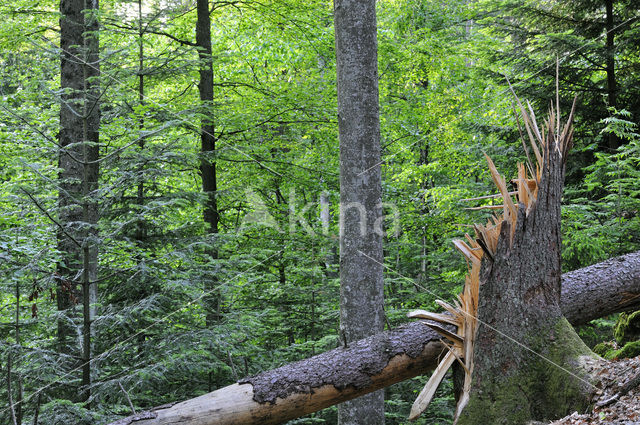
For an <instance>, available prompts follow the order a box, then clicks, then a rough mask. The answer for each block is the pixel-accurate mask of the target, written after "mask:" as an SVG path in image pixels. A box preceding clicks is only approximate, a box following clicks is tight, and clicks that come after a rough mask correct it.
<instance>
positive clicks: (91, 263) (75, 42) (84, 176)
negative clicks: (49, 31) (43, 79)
mask: <svg viewBox="0 0 640 425" xmlns="http://www.w3.org/2000/svg"><path fill="white" fill-rule="evenodd" d="M85 10H86V11H87V12H86V13H85ZM97 10H98V1H97V0H61V2H60V11H61V18H60V31H61V32H60V46H61V49H62V58H61V76H60V83H61V87H62V89H63V94H62V102H63V104H62V107H61V108H60V136H59V137H60V146H61V149H60V151H59V165H60V168H61V172H60V176H59V177H60V181H59V187H60V190H59V195H58V203H59V217H60V222H61V223H62V225H63V226H64V228H65V231H64V232H62V231H60V232H59V233H58V248H59V250H60V251H61V252H62V253H63V255H62V260H61V262H60V263H59V264H58V278H59V279H58V286H57V291H56V292H57V303H58V309H59V310H60V311H66V310H69V309H70V308H71V307H72V306H73V305H74V304H75V303H76V302H77V301H78V293H77V292H78V283H80V284H81V292H82V303H83V326H82V328H83V330H82V334H83V338H82V339H83V341H82V347H81V350H80V351H81V355H80V358H81V359H82V385H83V392H82V395H81V398H82V399H83V400H88V398H89V396H90V394H89V386H90V383H91V365H90V360H91V322H92V321H93V318H94V316H95V310H94V308H93V307H92V305H94V304H95V302H96V298H97V285H96V284H95V280H96V275H97V256H98V250H97V243H96V237H97V227H96V224H97V221H98V210H97V205H96V202H95V201H94V200H93V192H94V191H95V190H96V189H97V185H98V173H99V168H98V158H99V145H98V143H99V125H100V103H99V98H100V93H99V82H98V81H97V79H98V77H99V74H100V71H99V52H98V30H99V24H98V20H97V16H96V13H97ZM65 316H66V317H63V318H62V319H60V320H59V321H58V345H59V350H60V351H61V352H64V353H70V354H73V353H74V351H75V349H74V348H73V338H74V335H75V332H74V328H75V326H74V325H73V317H72V315H69V314H67V315H65Z"/></svg>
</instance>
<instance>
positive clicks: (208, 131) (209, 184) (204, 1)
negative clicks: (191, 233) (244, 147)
mask: <svg viewBox="0 0 640 425" xmlns="http://www.w3.org/2000/svg"><path fill="white" fill-rule="evenodd" d="M196 9H197V21H196V46H197V49H198V57H199V59H200V81H199V83H198V89H199V91H200V102H201V103H202V107H203V114H204V116H205V118H203V119H202V121H201V124H200V140H201V155H202V156H201V159H200V173H201V175H202V191H203V193H204V195H205V204H204V212H203V216H204V217H203V218H204V222H205V224H206V225H207V226H208V229H207V230H208V232H209V234H211V235H212V236H213V237H214V238H215V236H217V234H218V231H219V229H218V223H219V221H220V213H219V211H218V200H217V197H216V196H217V191H218V180H217V174H216V161H215V154H216V137H215V127H214V120H213V116H212V110H213V63H212V57H211V53H212V49H211V16H210V15H209V0H198V1H197V7H196ZM211 244H212V247H211V248H209V249H208V254H209V255H210V256H211V260H212V261H214V262H216V261H217V260H218V249H217V247H216V246H215V244H217V241H216V240H215V239H214V240H213V241H211ZM217 286H218V279H217V276H215V275H212V276H210V277H209V278H208V279H206V280H205V286H204V291H205V297H204V303H205V311H206V323H207V326H213V325H214V324H215V323H217V322H218V321H219V320H220V291H218V290H217V289H216V287H217Z"/></svg>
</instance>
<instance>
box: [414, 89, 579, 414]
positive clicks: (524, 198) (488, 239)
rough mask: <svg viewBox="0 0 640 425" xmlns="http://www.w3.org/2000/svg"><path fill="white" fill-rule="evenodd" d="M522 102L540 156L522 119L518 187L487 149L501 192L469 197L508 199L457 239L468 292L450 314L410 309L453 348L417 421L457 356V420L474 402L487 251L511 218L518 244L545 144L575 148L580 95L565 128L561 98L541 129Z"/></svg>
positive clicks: (423, 396)
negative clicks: (453, 328)
mask: <svg viewBox="0 0 640 425" xmlns="http://www.w3.org/2000/svg"><path fill="white" fill-rule="evenodd" d="M514 95H515V93H514ZM516 102H517V105H518V106H519V108H520V113H521V116H522V118H523V120H524V126H525V129H526V133H527V135H528V140H529V145H530V147H531V150H532V151H533V153H534V155H533V156H534V159H533V160H532V158H531V156H530V155H529V149H527V145H526V143H525V141H524V139H525V137H524V134H523V132H522V130H521V128H520V124H518V126H519V128H520V134H521V137H522V141H523V147H524V150H525V153H526V155H527V163H526V164H524V163H520V164H518V177H517V178H516V179H513V180H511V184H512V185H513V186H515V188H516V189H517V190H516V191H514V192H510V191H509V190H508V187H507V182H506V180H505V179H504V177H502V176H501V175H500V173H499V172H498V170H497V169H496V166H495V165H494V163H493V161H492V160H491V158H489V156H487V155H486V154H485V157H486V160H487V163H488V165H489V170H490V172H491V178H492V179H493V182H494V183H495V185H496V188H497V189H498V191H499V193H498V194H496V195H491V196H482V197H478V198H472V199H465V201H479V200H484V199H490V198H502V205H486V206H480V207H474V208H471V209H489V210H502V214H501V215H496V214H494V215H493V216H492V217H491V218H490V219H489V221H487V223H486V224H485V225H480V224H475V225H474V231H475V235H474V237H471V236H470V235H469V234H466V235H465V240H454V241H453V244H454V246H455V247H456V248H457V249H458V251H460V252H461V253H462V255H463V256H464V257H465V259H466V260H467V266H468V273H467V275H466V276H465V285H464V289H463V291H462V293H461V294H459V295H458V299H457V300H455V301H454V303H453V304H454V305H451V304H449V303H447V302H444V301H441V300H437V301H436V303H437V304H438V305H440V306H441V307H442V308H443V309H444V310H445V311H446V312H447V313H444V314H443V313H431V312H427V311H424V310H416V311H412V312H411V313H409V314H408V316H409V317H414V318H419V319H426V320H425V322H424V323H425V324H426V325H427V326H429V327H431V328H432V329H433V330H435V331H436V332H438V333H439V334H440V335H442V336H443V337H444V338H445V339H446V340H447V341H449V343H446V342H445V341H443V342H444V343H445V345H446V346H447V347H448V348H449V352H448V353H447V355H446V356H445V357H444V359H443V360H442V361H441V362H440V364H439V366H438V368H437V369H436V370H435V372H434V373H433V375H432V376H431V378H430V379H429V381H428V382H427V384H426V385H425V387H424V389H423V390H422V391H421V392H420V394H419V395H418V397H417V399H416V400H415V402H414V403H413V406H412V408H411V412H410V414H409V419H410V420H415V419H416V418H418V416H420V414H422V412H424V411H425V410H426V409H427V407H428V406H429V403H430V402H431V400H432V399H433V396H434V394H435V392H436V389H437V387H438V385H439V384H440V382H441V381H442V379H443V378H444V376H445V374H446V372H447V370H448V369H449V368H450V367H451V366H452V365H453V364H454V362H455V361H458V362H459V363H460V364H461V365H462V367H463V369H464V371H465V378H464V384H463V388H462V394H461V396H460V398H459V400H458V405H457V407H456V413H455V419H454V421H457V418H458V417H459V415H460V413H461V412H462V410H463V409H464V407H465V406H466V404H467V403H468V401H469V395H470V390H471V378H472V375H473V347H474V340H475V335H476V330H477V327H478V320H477V316H478V297H479V291H480V267H481V264H482V259H483V258H484V257H485V255H486V256H487V257H488V259H489V260H490V261H493V257H494V255H495V253H496V250H497V248H498V239H499V236H500V230H501V228H502V224H503V223H504V222H509V224H510V230H511V233H510V235H509V236H510V240H509V243H512V241H513V235H514V232H515V230H516V221H517V218H518V211H519V210H522V209H523V210H524V213H525V214H526V215H529V213H530V212H531V210H532V209H533V207H534V205H535V201H536V199H537V196H538V185H539V183H540V178H541V175H542V170H543V168H544V164H545V159H546V158H544V152H547V151H548V150H547V149H545V148H546V147H547V144H548V143H550V145H549V148H550V149H556V150H557V151H558V152H559V153H560V155H561V157H562V158H563V160H565V159H566V155H565V154H566V152H568V150H569V149H570V147H571V146H570V143H571V140H572V135H573V129H572V125H571V122H572V121H573V113H574V109H575V100H574V102H573V107H572V108H571V113H570V115H569V118H568V120H567V123H566V124H565V126H564V128H562V129H561V128H560V118H559V117H560V113H559V102H558V101H557V100H556V102H557V103H556V108H554V105H553V104H552V105H551V109H550V113H549V119H548V120H547V121H545V123H544V126H543V127H542V128H541V129H539V128H538V123H537V122H536V118H535V115H534V113H533V109H532V108H531V105H530V104H529V103H528V102H527V108H525V107H524V105H523V104H522V103H521V102H520V100H519V99H518V98H517V96H516ZM514 195H515V197H516V199H515V200H514V199H513V198H512V196H514ZM441 324H449V325H454V326H456V327H457V330H456V332H455V333H453V332H451V331H450V330H448V329H445V328H444V327H443V326H441ZM454 423H455V422H454Z"/></svg>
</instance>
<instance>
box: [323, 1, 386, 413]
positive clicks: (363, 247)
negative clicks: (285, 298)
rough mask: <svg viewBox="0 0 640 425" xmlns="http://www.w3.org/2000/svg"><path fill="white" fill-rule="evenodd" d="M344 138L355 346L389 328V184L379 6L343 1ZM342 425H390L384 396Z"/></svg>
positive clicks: (344, 326)
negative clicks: (385, 275)
mask: <svg viewBox="0 0 640 425" xmlns="http://www.w3.org/2000/svg"><path fill="white" fill-rule="evenodd" d="M334 22H335V34H336V65H337V85H338V127H339V135H340V204H341V211H340V332H341V338H342V339H343V340H344V341H345V342H346V343H347V344H349V343H351V342H352V341H356V340H358V339H361V338H364V337H366V336H369V335H372V334H374V333H376V332H380V331H382V329H383V326H384V311H383V280H382V272H383V270H382V261H383V256H382V232H381V231H377V229H376V226H377V227H381V224H382V223H381V220H382V183H381V174H380V120H379V106H378V55H377V39H376V5H375V0H357V1H356V0H335V1H334ZM338 421H339V423H340V424H342V425H355V424H362V425H381V424H383V423H384V393H383V392H377V393H374V394H371V395H368V396H367V397H365V398H363V399H360V400H354V401H352V402H349V403H346V404H344V405H342V406H339V408H338Z"/></svg>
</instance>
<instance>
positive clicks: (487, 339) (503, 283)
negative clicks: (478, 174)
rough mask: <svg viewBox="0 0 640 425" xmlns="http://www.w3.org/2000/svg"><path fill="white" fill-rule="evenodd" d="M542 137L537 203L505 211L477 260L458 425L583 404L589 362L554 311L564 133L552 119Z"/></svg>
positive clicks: (514, 419) (536, 415) (512, 420)
mask: <svg viewBox="0 0 640 425" xmlns="http://www.w3.org/2000/svg"><path fill="white" fill-rule="evenodd" d="M569 120H571V118H569ZM529 122H531V120H529ZM569 127H570V126H568V127H566V128H565V129H567V128H569ZM542 132H545V133H546V134H545V140H546V143H544V142H542V143H540V144H541V145H542V146H541V150H542V152H543V155H542V158H544V159H543V160H542V164H541V165H540V168H541V177H540V180H539V181H538V184H537V187H538V194H537V200H536V201H535V203H533V205H532V206H529V207H527V205H525V204H524V203H520V204H518V205H517V206H516V207H515V208H514V209H512V210H511V209H509V210H505V220H504V221H502V224H501V227H500V228H499V229H500V236H499V239H498V242H497V248H495V252H493V253H492V254H487V253H485V255H484V257H483V260H482V269H481V272H480V292H479V301H478V321H479V323H480V325H479V327H478V330H477V334H476V339H475V345H474V351H473V353H474V356H473V359H474V367H473V370H472V379H473V381H472V384H471V391H470V398H469V401H468V404H467V405H466V408H464V410H463V411H462V414H461V416H460V417H459V421H458V424H460V425H467V424H468V425H471V424H481V423H482V424H485V423H486V424H514V425H517V424H525V423H527V422H529V421H530V420H545V419H551V418H557V417H562V416H564V415H566V414H567V413H571V412H573V411H575V410H578V411H582V410H584V409H586V408H587V406H588V404H589V400H590V393H591V391H592V386H591V377H590V376H589V374H588V372H587V369H586V368H585V367H583V366H584V362H585V360H586V359H587V358H589V357H590V356H594V355H593V353H592V352H591V351H590V350H589V349H588V348H587V347H586V346H585V345H584V343H583V342H582V340H581V339H580V338H579V337H578V335H577V334H576V332H575V331H574V330H573V328H572V327H571V325H570V324H569V322H568V321H567V319H566V318H565V317H564V315H563V312H562V310H561V307H560V305H561V304H560V303H561V268H560V254H561V243H562V240H561V231H560V221H561V215H560V206H561V199H562V189H563V184H564V170H565V161H566V157H567V154H568V147H569V146H570V138H571V133H572V130H567V131H566V132H562V129H561V128H560V125H559V119H558V121H556V119H555V118H554V117H553V114H552V116H551V117H550V118H549V125H548V126H547V127H546V128H542V129H540V133H542ZM543 134H544V133H543ZM561 134H564V135H566V137H562V135H561ZM540 139H541V138H540V137H539V140H540ZM494 180H496V178H495V177H494ZM503 188H504V186H503ZM501 191H502V192H503V194H505V193H506V189H501ZM521 202H524V201H521ZM505 205H507V206H508V203H507V202H506V201H505ZM505 208H507V207H505ZM513 214H517V221H516V222H515V225H514V224H513V221H511V219H509V218H507V217H511V218H513ZM485 246H486V244H485ZM459 407H460V406H459Z"/></svg>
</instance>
